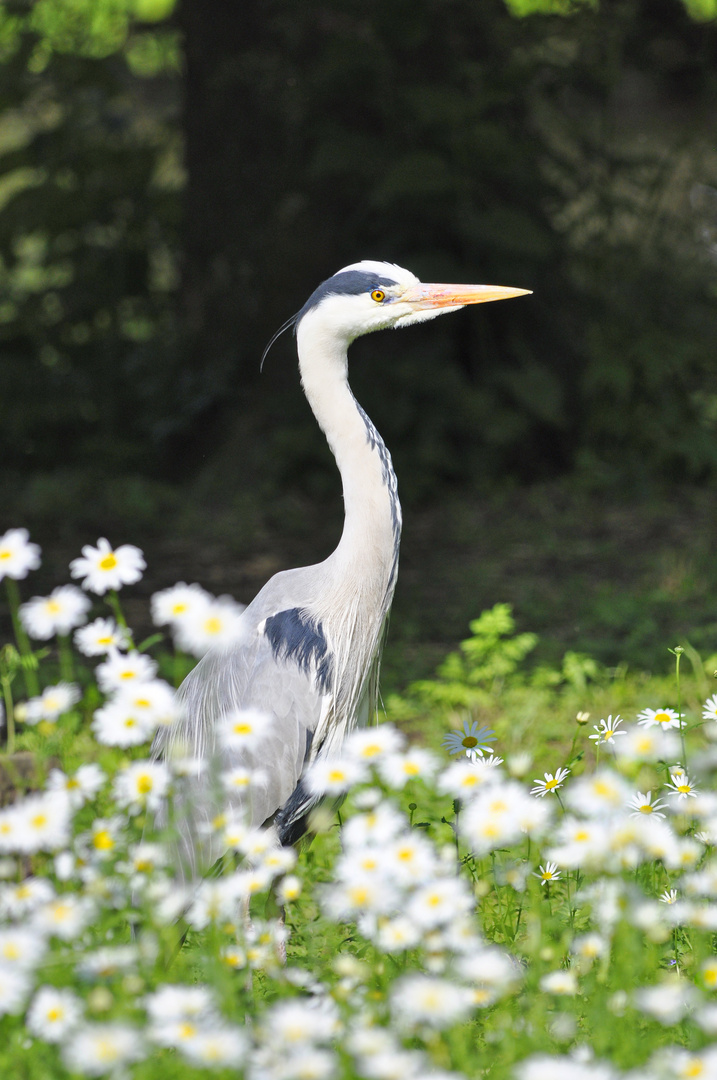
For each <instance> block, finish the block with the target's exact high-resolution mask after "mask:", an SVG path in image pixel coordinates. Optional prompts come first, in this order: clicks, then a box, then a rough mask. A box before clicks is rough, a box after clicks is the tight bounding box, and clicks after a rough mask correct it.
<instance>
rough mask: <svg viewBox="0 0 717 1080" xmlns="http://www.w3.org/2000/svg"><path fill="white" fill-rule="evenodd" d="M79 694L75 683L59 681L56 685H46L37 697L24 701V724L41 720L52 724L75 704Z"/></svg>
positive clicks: (36, 722)
mask: <svg viewBox="0 0 717 1080" xmlns="http://www.w3.org/2000/svg"><path fill="white" fill-rule="evenodd" d="M81 696H82V695H81V693H80V688H79V686H76V685H75V683H66V682H61V683H57V685H56V686H47V687H45V689H44V690H43V691H42V693H41V694H40V696H39V697H36V698H30V700H29V701H28V702H27V703H26V705H25V709H24V713H23V720H24V722H25V723H26V724H39V723H40V721H41V720H45V721H47V722H48V723H50V724H54V723H55V721H56V720H58V719H59V717H60V716H63V715H64V713H66V712H69V711H70V709H71V708H72V706H73V705H76V704H77V702H78V701H79V700H80V697H81Z"/></svg>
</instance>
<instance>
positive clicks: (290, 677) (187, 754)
mask: <svg viewBox="0 0 717 1080" xmlns="http://www.w3.org/2000/svg"><path fill="white" fill-rule="evenodd" d="M297 610H298V609H291V610H289V611H284V612H280V613H278V614H275V615H273V616H270V617H269V618H267V619H264V620H262V622H261V623H259V625H258V626H255V627H253V628H252V630H251V631H247V634H246V636H245V638H244V639H243V640H242V642H241V643H240V644H238V645H237V646H235V647H233V648H228V649H222V650H215V651H212V652H210V653H208V654H207V655H206V656H204V657H203V659H202V660H200V662H199V663H198V664H197V666H196V667H195V668H194V669H193V671H191V672H190V673H189V675H188V676H187V678H186V679H185V680H184V682H183V683H182V686H181V687H180V689H179V691H178V697H179V700H180V702H181V706H182V717H181V719H180V720H179V721H177V722H176V723H175V724H173V725H172V726H171V727H170V728H164V729H160V731H159V732H158V734H157V736H156V738H155V741H154V744H153V746H152V755H153V757H155V758H156V757H165V758H185V759H186V758H189V759H190V767H189V768H188V770H187V772H188V775H187V776H186V777H184V778H183V783H182V785H181V789H180V793H179V796H178V798H177V799H176V800H175V806H174V817H175V820H176V823H177V826H178V828H179V830H180V833H181V837H182V843H181V849H182V850H181V859H182V862H183V863H184V864H185V870H186V869H188V870H190V872H191V874H192V875H193V876H194V875H195V874H196V871H197V869H198V867H199V868H201V867H203V868H207V867H208V866H210V865H211V864H212V863H213V862H214V861H215V860H216V858H218V857H219V855H221V854H222V853H223V852H222V850H221V849H220V848H219V847H218V845H217V843H216V842H212V841H211V840H210V839H209V836H210V833H211V828H210V823H211V822H212V821H213V820H214V818H215V817H216V815H217V814H218V813H220V812H221V810H222V809H223V808H225V807H226V806H227V805H231V806H234V807H236V808H240V809H241V810H243V811H244V814H245V817H246V819H247V821H248V823H249V824H251V825H261V824H262V823H264V822H265V821H267V820H268V819H270V818H271V817H272V816H273V815H274V814H275V813H276V811H277V810H279V809H280V808H281V807H283V806H284V805H285V804H286V802H287V801H288V800H289V799H290V797H291V795H292V793H293V792H294V791H295V790H296V788H297V786H298V784H299V781H300V778H301V774H302V771H303V768H304V764H305V761H306V759H307V756H308V752H309V749H310V747H311V740H312V737H313V733H314V731H315V729H316V727H317V725H318V723H319V721H320V719H321V716H322V713H323V712H324V711H325V710H326V708H327V707H328V703H329V702H330V700H331V693H330V689H329V680H328V679H327V678H326V677H325V675H326V671H324V673H323V676H322V673H321V664H320V660H321V657H320V656H318V657H317V655H316V651H315V650H314V651H313V652H311V651H307V647H306V634H305V633H304V635H303V639H302V640H303V641H304V649H303V651H302V650H298V649H293V650H291V649H289V648H288V646H287V643H286V641H285V640H284V639H285V638H286V633H285V630H286V626H287V625H288V623H287V616H289V617H290V618H293V619H294V622H296V618H297ZM272 631H273V633H272ZM279 631H281V632H282V633H283V637H282V636H281V634H280V633H279ZM317 661H318V662H317ZM249 708H252V709H258V710H261V711H262V712H264V713H267V714H269V715H270V716H271V718H272V723H271V726H270V729H269V732H268V734H267V735H266V736H265V737H264V738H263V739H262V740H261V741H260V742H259V744H258V745H257V746H256V748H255V749H253V750H248V749H247V750H243V751H241V752H239V751H232V752H230V751H228V750H227V749H226V748H223V747H222V746H220V745H219V743H218V742H217V738H216V724H217V721H218V720H220V719H221V718H222V717H224V716H227V715H228V714H229V713H231V712H233V711H234V710H236V709H249ZM191 761H195V762H196V763H197V766H198V767H197V768H196V769H194V770H193V769H192V768H191ZM237 767H243V768H246V769H250V770H253V771H254V770H256V771H258V773H259V774H260V775H259V779H258V781H256V782H254V783H252V784H251V785H250V786H249V787H248V788H247V789H245V792H246V793H245V794H241V793H240V791H239V790H237V789H233V790H232V789H230V790H229V792H227V790H226V789H225V788H224V787H223V786H222V783H221V779H220V776H221V773H222V772H226V771H227V770H231V769H233V768H237Z"/></svg>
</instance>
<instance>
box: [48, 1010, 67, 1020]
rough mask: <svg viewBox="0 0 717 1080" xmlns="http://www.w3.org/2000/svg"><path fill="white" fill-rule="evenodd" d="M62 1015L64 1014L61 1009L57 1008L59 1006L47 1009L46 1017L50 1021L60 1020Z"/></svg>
mask: <svg viewBox="0 0 717 1080" xmlns="http://www.w3.org/2000/svg"><path fill="white" fill-rule="evenodd" d="M64 1015H65V1014H64V1012H63V1011H62V1009H59V1008H54V1009H48V1010H47V1019H48V1020H50V1021H52V1022H54V1021H55V1020H62V1017H63V1016H64Z"/></svg>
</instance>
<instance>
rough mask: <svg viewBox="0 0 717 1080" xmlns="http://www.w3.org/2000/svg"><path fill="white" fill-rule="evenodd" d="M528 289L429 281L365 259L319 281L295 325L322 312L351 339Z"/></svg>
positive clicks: (388, 265)
mask: <svg viewBox="0 0 717 1080" xmlns="http://www.w3.org/2000/svg"><path fill="white" fill-rule="evenodd" d="M529 291H530V290H529V289H513V288H508V287H506V286H501V285H437V284H426V283H424V282H421V281H419V280H418V278H417V277H416V275H415V274H412V273H411V271H410V270H404V269H403V267H401V266H396V265H394V264H393V263H385V262H373V261H371V260H368V259H366V260H364V261H363V262H358V263H352V264H351V265H350V266H345V267H344V268H343V270H339V272H338V273H337V274H334V276H333V277H330V278H329V279H328V280H327V281H324V282H323V283H322V284H321V285H319V287H318V289H316V290H315V291H314V292H313V293H312V294H311V296H310V297H309V299H308V300H307V301H306V303H305V304H304V306H303V308H302V309H301V311H300V312H299V313H298V314H297V316H296V324H297V325H298V324H299V323H300V322H301V320H302V319H303V318H305V317H306V316H307V315H309V314H310V313H312V312H317V313H319V312H320V314H321V317H322V319H323V320H325V321H327V322H330V323H333V324H334V325H335V326H336V329H337V330H338V329H340V328H341V329H345V331H346V333H347V337H348V339H349V340H352V339H353V338H355V337H359V336H360V335H361V334H368V333H370V332H371V331H372V330H383V329H385V328H387V327H391V326H411V325H412V324H413V323H418V322H425V321H426V320H427V319H434V318H435V317H436V316H437V315H443V314H444V313H445V312H447V311H457V310H459V309H460V308H462V307H465V305H466V304H483V303H486V301H489V300H507V299H508V298H509V297H511V296H522V295H525V294H526V293H528V292H529Z"/></svg>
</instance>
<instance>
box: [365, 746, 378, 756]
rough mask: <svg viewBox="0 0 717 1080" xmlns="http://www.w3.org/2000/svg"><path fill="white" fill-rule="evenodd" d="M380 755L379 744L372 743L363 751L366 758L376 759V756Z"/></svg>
mask: <svg viewBox="0 0 717 1080" xmlns="http://www.w3.org/2000/svg"><path fill="white" fill-rule="evenodd" d="M380 753H381V747H380V746H379V744H378V743H370V744H369V745H368V746H365V747H364V750H363V756H364V757H376V755H377V754H380Z"/></svg>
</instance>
